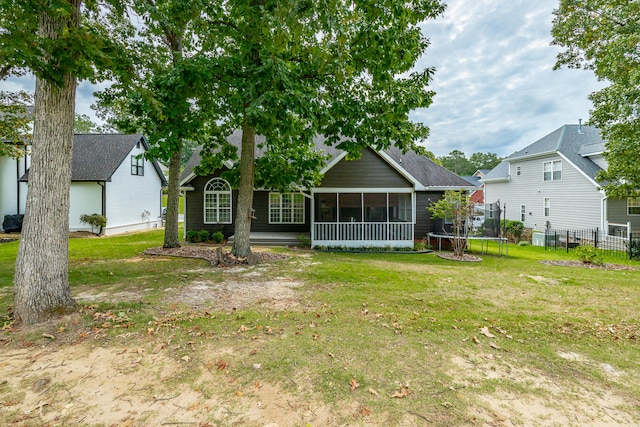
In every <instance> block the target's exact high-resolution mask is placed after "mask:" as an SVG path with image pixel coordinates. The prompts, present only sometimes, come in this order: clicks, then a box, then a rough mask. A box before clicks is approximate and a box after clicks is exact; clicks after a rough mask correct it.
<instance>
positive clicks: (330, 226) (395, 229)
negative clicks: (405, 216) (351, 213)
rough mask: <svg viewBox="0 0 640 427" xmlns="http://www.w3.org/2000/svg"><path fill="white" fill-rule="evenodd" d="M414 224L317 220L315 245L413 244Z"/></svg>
mask: <svg viewBox="0 0 640 427" xmlns="http://www.w3.org/2000/svg"><path fill="white" fill-rule="evenodd" d="M413 228H414V226H413V224H412V223H406V222H316V223H315V224H314V225H313V236H312V240H313V242H312V244H313V245H315V246H318V245H320V246H352V247H353V246H397V247H404V246H412V245H413Z"/></svg>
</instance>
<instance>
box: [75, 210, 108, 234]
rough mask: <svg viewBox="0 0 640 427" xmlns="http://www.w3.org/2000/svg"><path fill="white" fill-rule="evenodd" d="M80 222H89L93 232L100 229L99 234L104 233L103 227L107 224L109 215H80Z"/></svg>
mask: <svg viewBox="0 0 640 427" xmlns="http://www.w3.org/2000/svg"><path fill="white" fill-rule="evenodd" d="M80 222H82V223H84V224H89V225H90V226H91V232H92V233H95V229H96V228H97V229H98V233H97V234H101V233H102V229H103V228H104V227H106V226H107V217H106V216H104V215H100V214H97V213H94V214H91V215H86V214H85V215H80Z"/></svg>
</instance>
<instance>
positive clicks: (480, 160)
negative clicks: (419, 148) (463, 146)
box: [439, 150, 502, 175]
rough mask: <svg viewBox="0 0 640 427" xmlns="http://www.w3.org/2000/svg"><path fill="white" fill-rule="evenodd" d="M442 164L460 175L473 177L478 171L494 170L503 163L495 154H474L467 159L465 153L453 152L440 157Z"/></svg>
mask: <svg viewBox="0 0 640 427" xmlns="http://www.w3.org/2000/svg"><path fill="white" fill-rule="evenodd" d="M439 160H440V163H441V164H442V166H444V167H445V168H447V169H449V170H450V171H452V172H454V173H456V174H458V175H473V174H474V173H475V172H476V171H477V170H478V169H493V168H495V167H496V166H498V164H499V163H500V162H501V161H502V158H501V157H498V155H497V154H494V153H480V152H478V153H473V154H472V155H471V157H469V158H468V159H467V156H466V154H465V153H464V152H462V151H460V150H453V151H451V152H450V153H449V154H448V155H446V156H443V157H439Z"/></svg>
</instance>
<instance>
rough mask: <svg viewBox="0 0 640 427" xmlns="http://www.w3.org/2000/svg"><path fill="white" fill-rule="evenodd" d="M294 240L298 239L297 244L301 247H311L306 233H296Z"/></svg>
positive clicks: (309, 238)
mask: <svg viewBox="0 0 640 427" xmlns="http://www.w3.org/2000/svg"><path fill="white" fill-rule="evenodd" d="M296 240H297V241H298V246H299V247H301V248H310V247H311V237H310V236H309V235H307V234H298V235H297V236H296Z"/></svg>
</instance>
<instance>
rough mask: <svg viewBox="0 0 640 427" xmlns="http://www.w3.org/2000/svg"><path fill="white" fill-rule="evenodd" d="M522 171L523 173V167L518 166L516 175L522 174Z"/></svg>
mask: <svg viewBox="0 0 640 427" xmlns="http://www.w3.org/2000/svg"><path fill="white" fill-rule="evenodd" d="M521 173H522V167H520V166H516V175H518V176H520V174H521Z"/></svg>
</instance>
